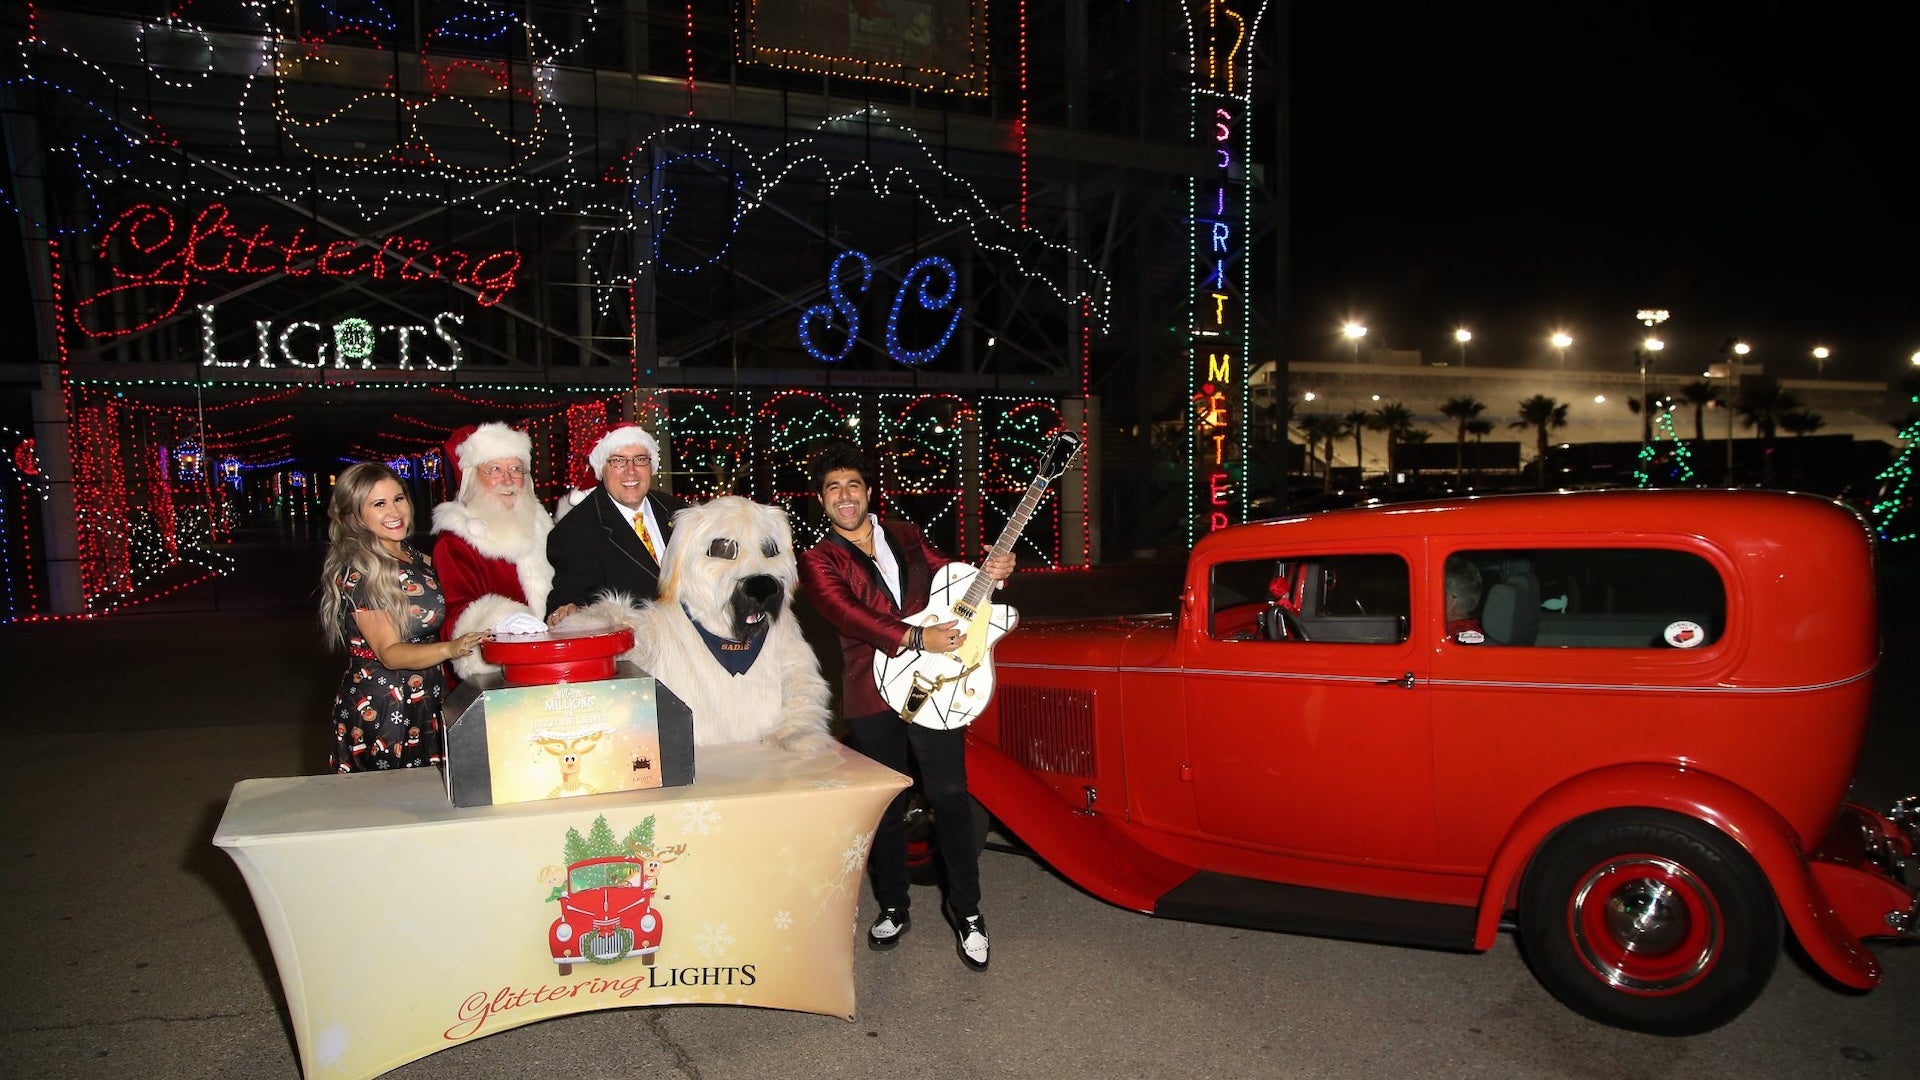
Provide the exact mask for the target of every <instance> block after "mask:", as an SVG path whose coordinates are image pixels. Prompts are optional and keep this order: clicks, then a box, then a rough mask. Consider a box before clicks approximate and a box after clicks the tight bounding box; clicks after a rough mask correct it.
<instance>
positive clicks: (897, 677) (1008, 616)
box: [874, 563, 1020, 730]
mask: <svg viewBox="0 0 1920 1080" xmlns="http://www.w3.org/2000/svg"><path fill="white" fill-rule="evenodd" d="M977 573H979V571H978V570H977V569H975V568H974V567H972V566H968V565H967V564H965V563H948V564H947V565H946V566H943V567H941V568H940V570H939V571H938V572H936V573H935V574H934V578H933V588H932V591H931V593H930V594H929V603H928V605H927V608H926V610H924V611H920V612H917V613H915V614H914V615H911V616H909V617H908V618H907V620H906V621H907V622H909V623H911V624H913V625H914V626H937V625H939V624H940V623H943V622H949V621H954V622H958V623H960V625H961V628H962V629H963V630H965V632H966V643H965V644H964V645H962V646H961V647H960V649H959V650H957V651H955V652H951V653H931V652H914V651H912V650H908V651H907V652H904V653H901V654H900V655H899V656H887V655H885V654H884V653H876V654H875V656H874V675H875V678H876V680H877V681H878V683H879V687H880V696H881V697H883V698H885V699H886V702H887V704H888V705H889V706H891V707H892V708H893V709H895V710H896V711H904V710H905V709H906V708H907V706H908V704H909V702H910V701H914V700H916V699H919V702H918V708H916V709H914V710H913V715H912V716H911V717H907V718H908V719H911V720H912V722H913V723H916V724H919V725H920V726H921V727H929V728H937V729H942V730H945V729H951V728H958V727H965V726H967V725H968V724H970V723H972V722H973V720H974V718H975V717H977V716H979V715H980V713H981V712H983V711H984V710H985V709H986V707H987V702H988V701H989V700H990V699H991V698H992V697H993V646H994V645H995V644H997V643H998V642H999V640H1000V639H1001V638H1002V637H1005V636H1006V633H1007V631H1009V630H1012V629H1013V628H1014V627H1015V626H1017V625H1019V622H1020V613H1019V612H1018V611H1015V610H1014V609H1013V608H1011V607H1008V606H1007V605H1005V604H993V603H986V604H982V605H980V610H978V611H976V612H974V613H973V615H972V617H971V618H969V617H967V616H966V615H964V614H962V613H960V612H957V611H955V610H954V608H955V605H956V604H958V603H959V602H960V601H961V600H963V599H965V594H966V591H967V587H968V586H969V585H970V584H971V583H972V581H973V577H974V575H975V574H977Z"/></svg>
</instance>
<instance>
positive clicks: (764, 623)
mask: <svg viewBox="0 0 1920 1080" xmlns="http://www.w3.org/2000/svg"><path fill="white" fill-rule="evenodd" d="M785 596H786V589H785V587H784V586H782V585H781V584H780V581H779V579H778V578H775V577H773V576H772V575H769V574H755V575H753V576H752V577H749V578H744V579H742V580H741V582H740V584H739V585H737V586H735V588H734V593H733V618H734V629H735V631H736V632H739V637H738V638H737V639H736V640H740V641H744V640H746V638H747V635H749V634H763V633H766V630H767V627H768V626H769V625H771V623H772V622H773V620H774V619H777V618H779V617H780V608H781V606H782V601H783V599H784V597H785Z"/></svg>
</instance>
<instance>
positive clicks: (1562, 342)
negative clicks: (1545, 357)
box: [1551, 330, 1573, 367]
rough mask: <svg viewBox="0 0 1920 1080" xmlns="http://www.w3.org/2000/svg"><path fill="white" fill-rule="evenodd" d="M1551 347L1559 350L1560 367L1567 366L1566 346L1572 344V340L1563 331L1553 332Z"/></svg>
mask: <svg viewBox="0 0 1920 1080" xmlns="http://www.w3.org/2000/svg"><path fill="white" fill-rule="evenodd" d="M1551 340H1552V341H1553V347H1554V348H1556V349H1559V350H1560V366H1561V367H1566V366H1567V346H1569V345H1571V344H1573V338H1572V337H1571V336H1569V335H1568V334H1567V332H1566V331H1565V330H1556V331H1554V334H1553V338H1552V339H1551Z"/></svg>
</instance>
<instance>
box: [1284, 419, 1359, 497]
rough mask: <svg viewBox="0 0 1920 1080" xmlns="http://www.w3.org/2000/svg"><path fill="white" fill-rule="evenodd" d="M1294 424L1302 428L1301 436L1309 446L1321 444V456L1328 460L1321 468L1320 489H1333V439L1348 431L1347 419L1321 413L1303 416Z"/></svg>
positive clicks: (1322, 458)
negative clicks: (1323, 467) (1324, 466)
mask: <svg viewBox="0 0 1920 1080" xmlns="http://www.w3.org/2000/svg"><path fill="white" fill-rule="evenodd" d="M1294 426H1295V427H1297V428H1299V429H1300V437H1301V438H1303V439H1305V440H1307V445H1308V446H1309V447H1312V446H1319V447H1320V448H1321V449H1320V457H1321V460H1323V461H1325V462H1326V468H1325V469H1323V470H1321V474H1320V475H1321V484H1320V490H1322V491H1332V490H1333V440H1335V439H1338V438H1340V437H1341V436H1343V435H1345V434H1346V433H1347V424H1346V421H1344V420H1342V419H1340V418H1339V417H1337V416H1333V415H1330V414H1327V413H1320V414H1318V415H1315V416H1304V417H1301V418H1300V421H1299V423H1297V424H1295V425H1294Z"/></svg>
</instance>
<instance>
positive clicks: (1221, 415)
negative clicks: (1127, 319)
mask: <svg viewBox="0 0 1920 1080" xmlns="http://www.w3.org/2000/svg"><path fill="white" fill-rule="evenodd" d="M1264 8H1265V5H1264V4H1263V3H1259V2H1258V0H1235V2H1233V3H1228V2H1224V0H1213V2H1204V0H1203V2H1201V3H1196V4H1194V5H1192V6H1190V7H1189V9H1188V10H1189V12H1190V15H1189V17H1190V18H1191V19H1192V20H1193V32H1194V89H1193V94H1192V109H1193V114H1192V126H1193V132H1194V135H1195V137H1197V138H1198V139H1199V140H1200V141H1201V142H1202V144H1203V145H1204V146H1205V147H1206V148H1207V150H1208V155H1207V164H1206V166H1205V167H1204V168H1203V169H1202V170H1201V171H1200V172H1199V173H1197V174H1196V175H1195V176H1194V177H1193V178H1192V179H1191V180H1190V181H1189V188H1190V191H1191V196H1192V210H1191V221H1192V223H1193V224H1192V234H1191V243H1190V246H1189V250H1190V251H1191V259H1192V264H1191V269H1190V274H1189V280H1190V281H1191V282H1192V283H1193V295H1192V298H1191V314H1190V317H1189V323H1188V327H1189V329H1188V334H1189V340H1188V358H1187V360H1188V362H1187V368H1188V372H1189V390H1190V394H1191V402H1192V413H1191V414H1190V417H1189V420H1190V429H1191V431H1192V433H1193V438H1192V439H1191V440H1189V444H1188V445H1189V453H1190V455H1191V463H1192V474H1193V484H1192V488H1191V496H1192V504H1191V505H1192V513H1190V514H1189V515H1188V520H1189V521H1190V522H1191V523H1192V527H1193V528H1195V529H1197V530H1198V531H1200V532H1212V531H1214V530H1216V529H1222V528H1225V527H1226V526H1228V525H1230V524H1233V523H1234V522H1236V521H1242V520H1245V518H1246V508H1247V497H1246V490H1245V489H1246V482H1245V481H1246V475H1245V464H1246V456H1247V455H1246V431H1247V425H1246V415H1247V406H1248V404H1249V398H1248V391H1247V370H1248V363H1247V347H1248V340H1247V339H1248V325H1249V314H1248V309H1247V285H1248V265H1247V263H1248V260H1247V257H1246V256H1247V238H1248V232H1249V228H1248V226H1249V222H1248V216H1249V214H1248V211H1249V207H1250V198H1249V195H1250V193H1249V190H1248V187H1247V180H1248V176H1247V152H1248V146H1249V143H1250V141H1251V140H1250V137H1249V131H1250V130H1251V126H1252V125H1251V119H1252V117H1251V116H1250V115H1249V113H1250V112H1251V106H1250V102H1251V101H1252V93H1251V92H1250V90H1249V83H1250V76H1251V72H1250V70H1249V60H1250V55H1251V53H1250V50H1249V48H1248V45H1249V42H1250V41H1251V39H1252V36H1253V32H1254V29H1255V27H1256V26H1257V25H1258V23H1259V16H1260V14H1261V13H1263V12H1264ZM1243 9H1244V10H1251V11H1253V12H1254V14H1253V15H1252V16H1251V17H1249V16H1248V15H1247V14H1245V13H1244V11H1243Z"/></svg>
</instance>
